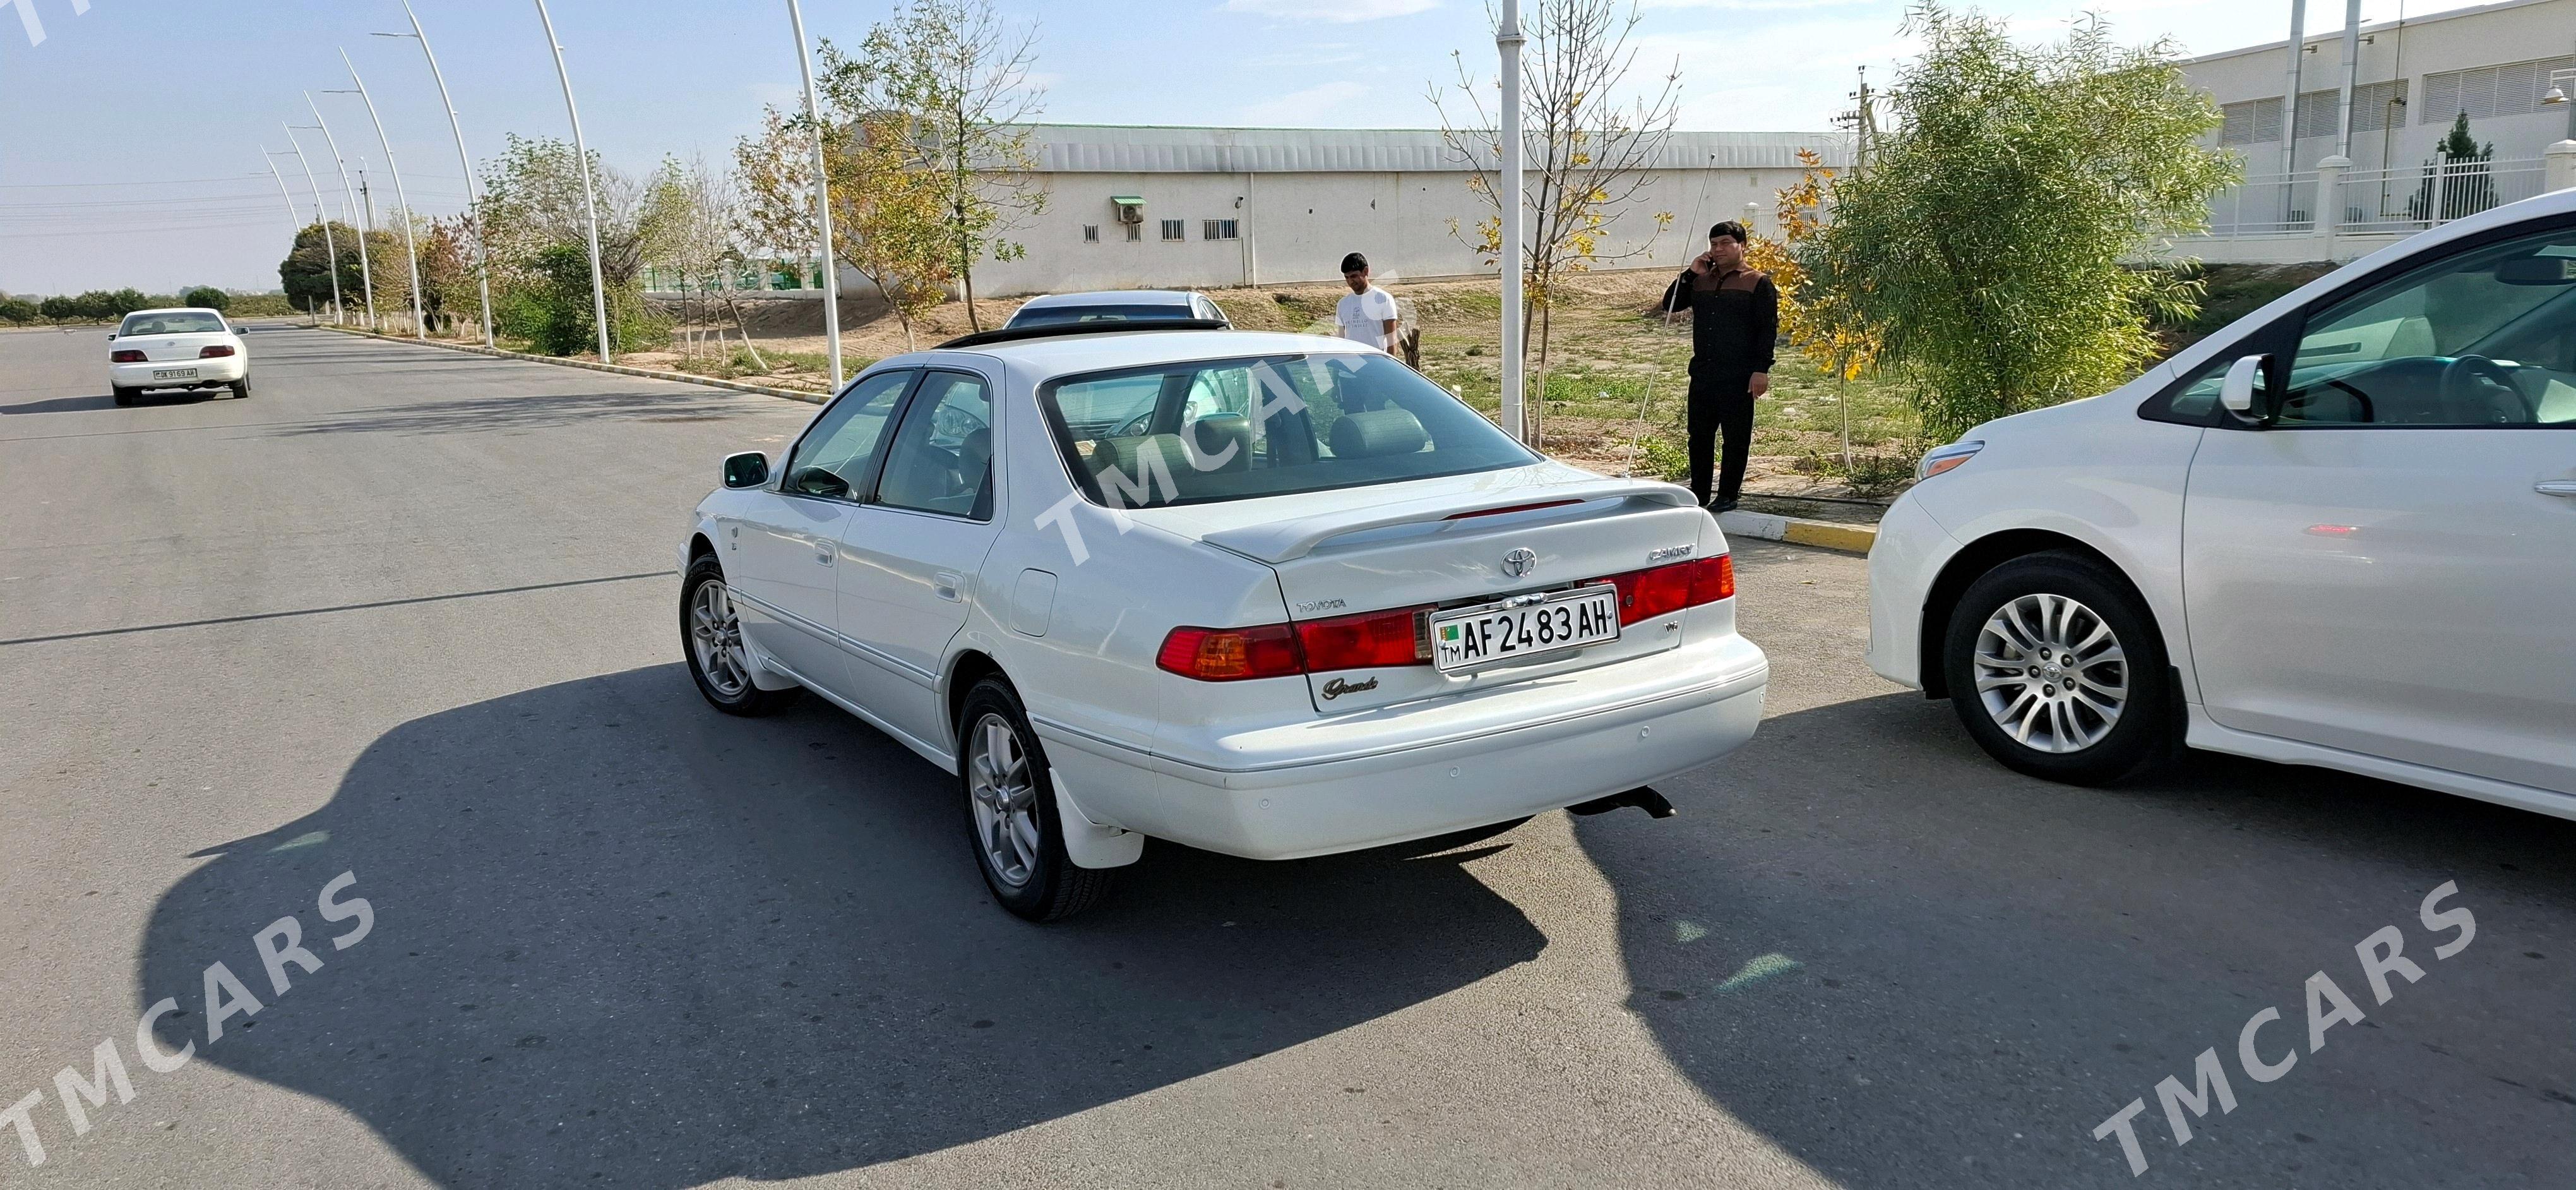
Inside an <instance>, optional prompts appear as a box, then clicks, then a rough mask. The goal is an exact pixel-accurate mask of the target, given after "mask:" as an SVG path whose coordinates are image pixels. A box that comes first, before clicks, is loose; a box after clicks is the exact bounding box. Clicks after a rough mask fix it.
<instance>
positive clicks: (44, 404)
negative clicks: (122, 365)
mask: <svg viewBox="0 0 2576 1190" xmlns="http://www.w3.org/2000/svg"><path fill="white" fill-rule="evenodd" d="M114 408H116V398H114V397H108V396H98V397H49V398H47V399H45V400H42V401H24V402H21V403H19V404H16V405H0V417H7V416H11V415H15V414H26V413H86V412H88V411H90V410H92V409H114Z"/></svg>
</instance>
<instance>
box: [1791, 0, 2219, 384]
mask: <svg viewBox="0 0 2576 1190" xmlns="http://www.w3.org/2000/svg"><path fill="white" fill-rule="evenodd" d="M1907 20H1908V24H1909V26H1910V29H1911V31H1912V32H1914V33H1916V34H1918V35H1919V36H1920V37H1921V38H1922V41H1923V46H1924V49H1923V56H1922V57H1921V58H1919V59H1916V60H1915V61H1913V62H1911V63H1908V64H1907V65H1906V66H1905V67H1903V68H1902V70H1901V71H1900V72H1899V76H1898V81H1897V85H1896V87H1895V89H1894V99H1893V100H1892V102H1893V104H1894V106H1895V108H1896V114H1897V117H1898V119H1897V131H1895V132H1893V133H1892V134H1890V135H1889V136H1888V138H1887V139H1886V140H1885V141H1884V142H1882V145H1881V146H1880V148H1879V149H1878V151H1876V152H1874V153H1873V154H1872V158H1871V160H1870V161H1869V162H1868V163H1867V165H1868V168H1867V169H1866V170H1864V171H1861V172H1859V173H1857V174H1854V175H1846V176H1844V177H1841V178H1837V179H1835V180H1834V184H1833V189H1832V194H1833V201H1832V203H1831V205H1830V210H1831V215H1832V222H1831V224H1830V225H1829V226H1827V227H1826V228H1825V229H1824V230H1823V231H1822V232H1821V233H1819V234H1818V235H1816V236H1815V237H1814V238H1813V239H1811V240H1810V241H1809V242H1808V244H1807V246H1806V249H1805V251H1804V252H1803V253H1802V257H1803V258H1804V260H1805V263H1806V264H1807V265H1808V269H1809V272H1810V273H1811V275H1812V276H1813V277H1814V278H1815V281H1816V283H1817V284H1818V285H1819V286H1822V287H1824V288H1825V289H1826V290H1828V291H1830V292H1831V293H1832V294H1833V295H1834V296H1835V297H1836V298H1838V299H1840V300H1842V301H1844V302H1847V303H1848V305H1849V308H1850V310H1851V312H1852V313H1853V314H1854V315H1855V316H1856V317H1857V319H1858V320H1859V322H1860V324H1861V325H1863V326H1864V327H1866V328H1867V330H1868V331H1869V332H1870V333H1872V334H1874V336H1875V338H1876V340H1877V342H1878V343H1879V346H1880V355H1879V360H1880V362H1881V363H1882V364H1883V365H1888V366H1891V367H1892V368H1894V369H1895V370H1896V371H1898V372H1899V373H1900V375H1901V376H1902V377H1903V378H1905V379H1907V380H1910V381H1911V382H1912V383H1913V386H1914V394H1915V400H1916V403H1917V404H1918V405H1919V406H1920V408H1921V410H1922V413H1923V421H1924V425H1925V428H1926V429H1929V430H1932V431H1935V432H1939V433H1956V432H1958V431H1960V430H1963V429H1965V428H1967V427H1969V426H1972V425H1975V424H1977V423H1979V422H1982V421H1987V420H1990V419H1993V418H1997V417H2002V416H2005V415H2007V414H2011V413H2017V412H2020V411H2022V410H2026V409H2034V408H2038V407H2041V406H2044V405H2052V404H2056V403H2058V402H2061V401H2066V400H2071V399H2074V398H2077V397H2083V396H2090V395H2092V394H2094V393H2098V392H2101V391H2103V390H2105V389H2108V388H2110V387H2112V386H2114V385H2116V384H2118V383H2120V382H2121V381H2122V380H2124V379H2126V378H2127V377H2128V376H2130V375H2132V374H2134V373H2135V372H2136V370H2137V369H2138V368H2139V367H2140V366H2142V365H2143V364H2144V363H2145V362H2146V361H2148V360H2150V359H2152V358H2154V354H2155V352H2156V344H2155V341H2154V339H2153V337H2152V336H2151V335H2150V333H2149V329H2148V328H2149V321H2150V319H2151V318H2158V317H2160V318H2163V319H2165V320H2168V321H2174V320H2179V319H2182V318H2188V317H2189V316H2190V314H2191V311H2192V310H2193V309H2195V308H2196V306H2197V303H2198V297H2199V291H2198V286H2197V284H2196V283H2194V282H2190V281H2186V280H2183V279H2182V278H2181V277H2180V276H2179V275H2178V274H2177V273H2176V272H2175V271H2174V270H2173V268H2172V267H2171V264H2172V262H2169V261H2165V260H2161V259H2158V258H2157V257H2156V256H2155V251H2156V245H2157V244H2158V243H2159V241H2160V237H2163V236H2169V235H2176V234H2183V233H2188V232H2191V231H2195V230H2198V229H2200V228H2203V227H2205V226H2207V224H2208V218H2209V201H2210V199H2211V198H2212V197H2213V196H2215V195H2216V194H2217V193H2218V192H2219V191H2220V190H2222V189H2224V188H2225V187H2226V186H2228V185H2229V184H2231V183H2232V182H2233V181H2234V180H2235V179H2236V178H2237V177H2238V176H2240V169H2239V167H2238V165H2237V163H2236V162H2235V161H2233V160H2232V159H2231V158H2229V157H2227V156H2225V155H2222V154H2221V153H2220V152H2218V151H2216V150H2213V149H2208V148H2204V147H2203V146H2202V145H2201V143H2200V142H2201V139H2202V137H2203V136H2204V135H2205V134H2206V133H2207V132H2208V131H2209V130H2210V129H2212V128H2215V127H2216V126H2217V125H2218V122H2219V116H2218V110H2217V108H2216V106H2215V105H2214V104H2213V103H2212V101H2211V100H2210V98H2209V97H2208V96H2207V95H2204V94H2202V93H2200V92H2199V91H2197V90H2195V89H2193V87H2192V86H2191V84H2190V82H2189V81H2188V80H2186V79H2185V78H2184V77H2183V73H2182V70H2181V69H2180V67H2179V66H2178V65H2177V64H2176V51H2175V48H2174V46H2173V45H2172V44H2171V43H2170V42H2168V41H2158V42H2156V43H2154V44H2151V45H2147V46H2143V47H2123V46H2120V45H2118V44H2117V43H2115V42H2114V41H2113V40H2112V38H2111V33H2110V29H2109V26H2107V25H2106V24H2105V23H2103V22H2102V21H2101V20H2099V19H2089V20H2085V21H2082V22H2079V23H2078V24H2077V25H2076V26H2075V27H2074V29H2073V31H2072V32H2071V33H2070V34H2069V35H2068V37H2067V38H2066V39H2065V40H2063V41H2059V42H2055V43H2052V44H2047V45H2037V46H2032V45H2023V44H2019V43H2017V42H2015V41H2014V40H2013V39H2012V38H2011V37H2010V36H2009V35H2008V33H2007V31H2006V29H2005V27H2004V25H2003V23H2002V22H2001V21H1997V20H1993V19H1990V18H1987V17H1985V16H1982V15H1980V14H1978V13H1976V12H1974V11H1968V12H1958V11H1953V10H1951V9H1949V8H1946V7H1943V6H1941V5H1939V4H1936V3H1925V4H1923V5H1921V6H1920V7H1917V8H1916V9H1914V10H1913V12H1912V13H1910V14H1909V16H1908V18H1907Z"/></svg>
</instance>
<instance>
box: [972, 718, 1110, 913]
mask: <svg viewBox="0 0 2576 1190" xmlns="http://www.w3.org/2000/svg"><path fill="white" fill-rule="evenodd" d="M993 719H998V720H1000V721H1001V722H1002V724H1003V725H1005V726H1006V727H1007V728H1008V729H1009V730H1010V732H1011V733H1012V735H1013V737H1014V740H1015V742H1016V744H1017V746H1018V748H1019V750H1020V754H1021V757H1022V762H1023V763H1024V764H1025V766H1026V770H1027V771H1026V781H1025V785H1024V788H1025V789H1026V790H1027V791H1028V792H1029V794H1030V795H1031V796H1032V797H1033V799H1034V802H1035V804H1034V805H1033V806H1030V807H1028V808H1029V809H1033V810H1035V811H1036V814H1035V815H1034V820H1035V825H1036V829H1037V836H1038V838H1037V848H1036V854H1035V855H1034V856H1033V857H1031V858H1030V859H1029V861H1028V862H1027V864H1026V866H1025V870H1024V871H1022V872H1021V873H1020V875H1021V879H1020V880H1019V882H1018V883H1016V884H1015V883H1013V882H1012V880H1011V878H1010V876H1009V875H1008V874H1006V873H1005V871H1004V870H1003V869H1002V868H1000V867H999V866H997V864H996V862H995V860H994V858H993V856H992V855H991V854H990V850H991V849H990V848H988V847H987V846H986V843H987V840H986V838H985V828H984V823H983V821H982V820H981V819H979V817H978V814H977V809H978V806H977V802H978V800H979V799H978V796H977V793H976V788H975V786H976V764H975V757H976V751H975V734H976V732H977V730H978V729H979V728H980V727H982V726H984V725H985V724H986V723H987V722H988V721H989V720H993ZM957 751H958V765H957V788H958V792H959V793H960V794H961V795H962V796H961V797H960V799H959V800H960V801H961V802H962V803H963V804H964V809H965V812H966V820H965V821H966V842H967V846H968V850H970V851H972V852H973V853H974V856H975V868H976V870H977V871H980V872H982V873H983V874H984V887H986V888H988V889H991V890H992V893H993V901H994V903H996V904H998V905H1000V906H1001V907H1002V908H1004V909H1008V910H1010V911H1011V912H1012V913H1014V914H1017V915H1019V916H1021V917H1024V918H1027V919H1028V920H1030V921H1062V920H1064V919H1065V918H1068V917H1071V916H1073V915H1074V914H1077V913H1080V912H1082V911H1083V910H1086V909H1089V908H1091V907H1092V906H1094V905H1097V904H1099V903H1100V902H1101V901H1102V900H1104V899H1106V898H1107V897H1108V895H1109V889H1110V887H1111V886H1112V885H1113V884H1115V883H1116V871H1115V869H1099V868H1077V867H1075V866H1074V865H1073V861H1072V860H1071V859H1070V858H1067V857H1066V855H1065V853H1064V822H1063V820H1062V819H1060V818H1059V817H1057V814H1056V808H1055V784H1054V782H1053V781H1052V780H1051V779H1050V778H1049V776H1048V770H1047V764H1046V751H1045V748H1044V746H1043V745H1041V744H1039V743H1038V737H1037V733H1036V732H1034V731H1031V730H1029V717H1028V712H1027V711H1026V710H1025V709H1023V708H1022V707H1021V706H1020V696H1019V694H1018V693H1017V692H1015V691H1013V690H1012V689H1011V684H1010V683H1009V682H1006V681H1003V680H1002V679H1001V678H999V677H989V678H985V679H984V680H982V681H980V682H977V683H975V685H974V687H973V688H972V689H970V690H968V691H967V692H966V700H965V702H964V704H963V705H962V706H961V707H959V709H958V712H957ZM997 845H998V844H997Z"/></svg>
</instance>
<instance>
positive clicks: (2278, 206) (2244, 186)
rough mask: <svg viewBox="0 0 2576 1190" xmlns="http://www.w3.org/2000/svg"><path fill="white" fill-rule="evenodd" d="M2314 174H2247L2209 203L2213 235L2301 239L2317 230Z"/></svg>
mask: <svg viewBox="0 0 2576 1190" xmlns="http://www.w3.org/2000/svg"><path fill="white" fill-rule="evenodd" d="M2316 210H2317V175H2316V171H2314V170H2307V171H2303V172H2300V173H2294V174H2250V175H2247V177H2246V179H2245V181H2244V182H2243V183H2241V184H2239V185H2237V186H2235V187H2233V188H2231V189H2229V190H2228V191H2227V192H2225V193H2223V194H2221V195H2219V196H2218V199H2217V201H2214V202H2212V203H2210V204H2209V234H2211V235H2213V236H2228V237H2237V236H2303V235H2307V234H2309V233H2311V232H2314V231H2315V230H2316V228H2317V220H2316Z"/></svg>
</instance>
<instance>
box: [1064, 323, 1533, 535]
mask: <svg viewBox="0 0 2576 1190" xmlns="http://www.w3.org/2000/svg"><path fill="white" fill-rule="evenodd" d="M1038 405H1039V407H1040V408H1042V409H1044V410H1045V411H1046V416H1047V420H1048V422H1049V424H1050V425H1051V427H1052V428H1053V430H1054V431H1055V435H1056V441H1057V444H1058V446H1059V447H1060V448H1061V449H1062V450H1063V451H1064V457H1065V463H1066V465H1067V467H1068V468H1069V469H1070V470H1071V471H1072V472H1073V475H1074V478H1075V481H1076V482H1078V483H1080V484H1081V485H1082V488H1083V494H1084V495H1086V496H1089V497H1090V498H1091V499H1092V501H1093V502H1095V503H1099V504H1105V505H1108V506H1110V507H1113V508H1145V507H1158V506H1163V505H1172V504H1200V503H1206V502H1209V501H1216V500H1241V499H1247V498H1250V497H1254V496H1276V495H1282V494H1286V493H1290V492H1313V491H1322V490H1324V489H1327V488H1347V487H1356V486H1359V485H1362V484H1375V483H1394V482H1397V481H1399V480H1406V479H1422V478H1426V477H1429V476H1435V475H1462V474H1466V473H1468V472H1472V471H1493V470H1498V469H1500V468H1504V467H1519V466H1524V465H1526V464H1529V463H1534V462H1537V461H1538V456H1537V455H1535V454H1532V453H1531V452H1530V451H1529V450H1528V449H1526V448H1524V447H1522V446H1521V444H1519V443H1517V442H1514V441H1512V440H1511V438H1510V437H1508V436H1506V435H1505V434H1504V433H1503V432H1502V430H1501V429H1499V428H1497V427H1496V426H1495V425H1494V423H1492V422H1490V421H1487V420H1485V418H1484V416H1483V415H1482V414H1479V413H1477V412H1476V411H1475V410H1473V409H1470V408H1468V407H1467V406H1466V405H1465V404H1464V403H1463V402H1461V401H1459V400H1458V398H1456V397H1453V396H1450V395H1449V394H1448V393H1447V392H1446V391H1444V390H1442V389H1441V388H1440V386H1438V385H1436V384H1433V383H1431V382H1430V381H1429V380H1426V379H1424V378H1423V376H1422V374H1421V373H1419V372H1416V371H1414V370H1413V369H1411V368H1408V367H1406V366H1404V365H1403V364H1401V363H1398V362H1396V361H1395V360H1394V359H1391V358H1389V357H1387V356H1383V355H1368V354H1356V353H1353V354H1342V353H1332V354H1323V355H1268V356H1256V357H1252V358H1248V359H1221V360H1194V361H1191V362H1188V363H1169V364H1154V365H1151V366H1148V367H1142V368H1124V369H1120V370H1118V371H1114V372H1095V373H1091V374H1088V375H1082V376H1069V377H1065V378H1063V379H1061V380H1055V381H1051V382H1049V383H1047V384H1046V385H1044V386H1042V387H1040V388H1039V390H1038Z"/></svg>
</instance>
